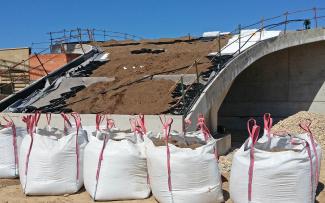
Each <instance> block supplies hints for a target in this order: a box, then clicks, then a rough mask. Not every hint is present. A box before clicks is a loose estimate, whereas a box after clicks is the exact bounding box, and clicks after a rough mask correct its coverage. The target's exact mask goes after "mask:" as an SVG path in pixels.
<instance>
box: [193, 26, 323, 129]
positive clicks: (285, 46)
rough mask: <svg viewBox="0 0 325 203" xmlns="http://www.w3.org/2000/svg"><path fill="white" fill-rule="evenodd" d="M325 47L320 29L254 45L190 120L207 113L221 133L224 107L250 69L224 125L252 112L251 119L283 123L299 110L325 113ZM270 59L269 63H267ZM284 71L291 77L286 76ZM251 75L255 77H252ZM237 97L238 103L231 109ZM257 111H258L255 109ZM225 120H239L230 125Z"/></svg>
mask: <svg viewBox="0 0 325 203" xmlns="http://www.w3.org/2000/svg"><path fill="white" fill-rule="evenodd" d="M324 41H325V30H324V29H315V30H307V31H297V32H290V33H287V34H281V35H280V36H278V37H275V38H270V39H267V40H265V41H261V42H259V43H257V44H255V45H253V46H252V47H250V48H249V49H247V50H246V51H244V52H242V53H241V54H239V55H237V56H235V57H234V58H233V59H231V60H230V61H229V62H228V63H227V64H226V66H225V67H224V69H223V70H222V71H220V72H219V73H218V74H217V75H216V76H215V78H213V80H212V81H211V82H210V83H209V84H208V85H207V87H206V88H205V90H204V91H203V94H201V95H200V97H199V99H198V100H197V101H196V103H195V105H194V106H193V108H192V109H191V111H190V112H189V114H188V116H187V118H188V119H191V118H195V117H197V115H198V114H199V113H203V114H204V115H205V117H206V119H207V122H208V125H209V126H210V128H211V130H212V131H213V132H216V131H217V126H218V115H219V113H221V112H220V111H219V110H220V106H221V105H222V103H223V101H224V99H225V97H226V95H227V93H228V91H229V89H230V87H231V86H232V84H233V83H234V81H235V79H236V78H237V77H238V76H239V75H240V74H241V73H242V72H243V71H244V70H246V69H247V68H248V67H250V66H251V65H253V66H252V68H250V69H251V71H249V70H248V71H249V72H247V73H244V74H243V76H242V77H240V78H239V79H238V82H235V85H234V88H233V90H234V93H229V95H230V96H229V99H227V100H226V102H225V105H224V106H223V110H222V114H221V115H222V116H223V119H222V120H223V122H224V123H227V122H228V123H229V122H231V123H232V124H234V123H233V122H236V119H237V118H239V117H240V116H242V115H243V114H242V113H240V112H243V111H246V110H247V109H250V110H251V111H250V112H248V113H247V114H249V113H252V114H253V115H251V116H256V114H259V115H260V114H261V113H262V112H263V113H264V111H269V112H270V113H273V114H274V115H275V116H278V117H282V116H287V115H289V114H292V113H294V112H296V111H299V110H312V111H316V112H323V113H325V112H324V109H325V102H324V98H325V96H324V95H325V93H324V80H325V65H324V64H325V62H323V60H324V61H325V57H324V56H325V55H324V53H325V47H324ZM293 47H295V48H293ZM305 49H307V50H305ZM265 57H267V58H266V59H265V60H264V59H263V58H265ZM290 57H291V58H290ZM292 57H293V58H292ZM259 60H260V61H259ZM266 63H268V64H267V65H266ZM286 63H287V64H286ZM290 63H291V64H290ZM254 67H255V68H254ZM262 69H263V70H262ZM285 71H287V73H286V74H284V75H283V73H284V72H285ZM288 71H289V72H288ZM252 73H254V75H251V74H252ZM248 75H249V76H248ZM289 77H290V78H289ZM269 80H273V81H269ZM274 80H276V81H274ZM248 81H249V83H248ZM245 82H247V83H245ZM244 83H245V85H246V86H245V85H244ZM267 84H269V85H267ZM241 85H244V87H239V86H241ZM280 90H281V91H280ZM243 91H246V92H243ZM234 97H236V100H232V102H231V103H229V100H231V98H234ZM238 97H241V98H238ZM227 101H228V102H227ZM236 101H237V103H235V102H236ZM244 101H245V102H248V103H244ZM258 101H259V103H258ZM266 101H267V102H266ZM253 105H254V106H255V107H254V109H255V108H256V110H253V109H252V108H251V107H252V106H253ZM256 105H258V106H256ZM245 109H246V110H245ZM226 117H237V118H236V119H232V121H229V120H228V121H226ZM192 128H194V126H192Z"/></svg>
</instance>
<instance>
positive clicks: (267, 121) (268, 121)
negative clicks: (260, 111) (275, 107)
mask: <svg viewBox="0 0 325 203" xmlns="http://www.w3.org/2000/svg"><path fill="white" fill-rule="evenodd" d="M272 123H273V119H272V118H271V114H270V113H266V114H264V129H265V130H266V132H267V136H268V137H270V136H271V128H272Z"/></svg>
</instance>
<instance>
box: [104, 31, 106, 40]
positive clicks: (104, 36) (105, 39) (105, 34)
mask: <svg viewBox="0 0 325 203" xmlns="http://www.w3.org/2000/svg"><path fill="white" fill-rule="evenodd" d="M105 41H106V30H104V42H105Z"/></svg>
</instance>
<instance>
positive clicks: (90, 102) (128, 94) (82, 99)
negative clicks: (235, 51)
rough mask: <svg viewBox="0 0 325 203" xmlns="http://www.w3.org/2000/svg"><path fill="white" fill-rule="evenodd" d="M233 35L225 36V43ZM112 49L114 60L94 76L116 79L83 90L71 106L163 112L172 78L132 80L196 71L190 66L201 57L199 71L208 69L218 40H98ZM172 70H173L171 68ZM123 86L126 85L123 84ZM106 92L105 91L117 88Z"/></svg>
mask: <svg viewBox="0 0 325 203" xmlns="http://www.w3.org/2000/svg"><path fill="white" fill-rule="evenodd" d="M228 39H229V37H224V38H222V39H221V47H222V46H224V45H225V44H226V43H227V41H228ZM97 45H98V46H101V47H102V48H103V49H104V50H105V51H106V52H108V53H109V54H110V55H109V59H110V61H109V62H107V63H105V64H104V65H102V66H100V67H99V68H98V69H96V70H94V71H93V74H92V75H91V76H92V77H105V76H106V77H115V80H114V81H113V82H109V83H97V84H94V85H92V86H90V87H88V88H86V89H84V90H82V91H80V92H78V93H77V95H76V96H75V97H73V98H71V99H70V100H69V101H68V102H67V103H68V104H70V105H68V108H71V109H72V110H73V111H76V112H80V113H97V112H101V111H107V112H109V113H116V114H137V113H145V114H160V113H163V112H164V111H166V110H167V109H168V107H170V102H171V101H172V98H171V95H170V93H171V91H172V90H173V87H174V85H175V82H172V81H154V80H147V81H145V82H142V83H133V84H129V85H127V86H124V85H126V84H128V83H130V82H133V81H135V80H138V79H141V78H143V77H144V76H147V75H152V74H159V73H163V72H167V73H163V74H179V73H195V68H191V69H189V70H188V67H189V66H190V65H191V64H192V63H193V62H194V60H196V59H198V58H201V60H200V61H199V63H198V71H199V72H202V71H206V70H208V69H209V68H211V67H212V63H211V62H210V61H209V59H207V58H206V56H207V55H208V54H209V53H210V52H213V51H217V49H218V47H219V46H218V40H217V39H215V40H212V41H203V40H187V39H185V38H175V39H159V40H142V41H132V40H128V41H113V40H112V41H108V42H104V43H99V44H97ZM143 48H146V49H152V50H164V52H162V53H158V54H155V53H143V54H131V51H134V50H140V49H143ZM170 71H172V72H170ZM121 86H123V87H122V88H120V87H121ZM116 88H118V89H117V90H115V91H109V93H106V94H99V93H100V92H101V91H105V90H108V89H116Z"/></svg>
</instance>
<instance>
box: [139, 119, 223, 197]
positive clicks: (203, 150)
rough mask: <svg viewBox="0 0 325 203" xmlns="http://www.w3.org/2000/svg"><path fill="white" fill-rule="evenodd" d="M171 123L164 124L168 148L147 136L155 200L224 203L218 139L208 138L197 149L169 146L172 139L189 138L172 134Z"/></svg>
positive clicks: (150, 174)
mask: <svg viewBox="0 0 325 203" xmlns="http://www.w3.org/2000/svg"><path fill="white" fill-rule="evenodd" d="M171 123H172V120H169V121H168V122H165V123H164V124H163V126H164V136H165V140H166V146H155V144H154V143H153V142H152V140H151V139H150V138H147V137H145V142H146V156H147V165H148V173H149V179H150V185H151V189H152V193H153V195H154V197H155V198H156V199H157V200H158V201H159V202H161V203H185V202H186V203H201V202H205V203H209V202H211V203H216V202H223V194H222V182H221V175H220V171H219V168H218V161H217V158H216V140H214V139H212V138H211V139H208V141H207V142H205V144H204V145H203V146H201V147H198V148H196V149H190V148H179V147H176V146H175V145H173V144H168V139H170V138H169V137H170V136H171V137H172V138H173V139H178V140H182V139H183V140H184V138H185V139H187V137H186V135H185V137H184V135H180V134H178V135H177V134H176V133H173V134H170V125H171ZM193 134H195V133H193ZM193 134H192V135H193ZM196 134H200V133H196ZM158 137H159V135H158ZM160 137H161V136H160ZM191 137H192V136H191ZM191 137H190V138H191ZM192 138H193V137H192Z"/></svg>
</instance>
